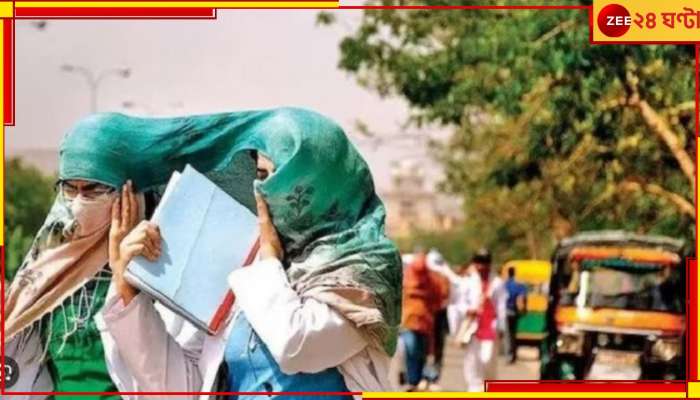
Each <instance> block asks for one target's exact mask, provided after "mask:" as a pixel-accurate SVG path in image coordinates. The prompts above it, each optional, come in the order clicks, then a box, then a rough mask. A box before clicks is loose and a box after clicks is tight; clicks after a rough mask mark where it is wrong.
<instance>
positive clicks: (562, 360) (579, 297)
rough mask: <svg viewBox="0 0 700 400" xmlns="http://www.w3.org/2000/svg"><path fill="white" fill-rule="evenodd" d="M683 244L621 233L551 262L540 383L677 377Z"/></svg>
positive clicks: (564, 248)
mask: <svg viewBox="0 0 700 400" xmlns="http://www.w3.org/2000/svg"><path fill="white" fill-rule="evenodd" d="M686 255H687V253H686V249H685V245H684V242H683V241H682V240H677V239H672V238H668V237H663V236H642V235H636V234H631V233H626V232H621V231H600V232H587V233H581V234H578V235H576V236H573V237H570V238H567V239H565V240H562V241H561V242H560V243H559V245H558V246H557V248H556V249H555V251H554V254H553V257H552V264H553V273H552V277H551V280H550V295H549V302H548V306H547V314H546V321H547V338H546V339H545V340H543V341H542V347H541V349H540V356H541V369H540V374H541V379H556V380H568V379H577V380H580V379H589V380H598V379H599V380H684V379H685V334H686V329H685V326H686V325H685V279H686V277H685V256H686Z"/></svg>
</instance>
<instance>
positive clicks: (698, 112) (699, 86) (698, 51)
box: [695, 44, 700, 238]
mask: <svg viewBox="0 0 700 400" xmlns="http://www.w3.org/2000/svg"><path fill="white" fill-rule="evenodd" d="M695 136H700V44H696V45H695ZM696 163H697V160H696ZM695 167H696V169H695V171H696V172H695V175H696V176H697V165H695ZM696 186H697V185H696ZM696 212H697V208H696ZM696 220H697V218H696ZM696 229H697V226H696ZM695 233H697V230H696V232H695ZM695 237H696V238H697V235H696V236H695Z"/></svg>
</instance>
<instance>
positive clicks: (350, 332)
mask: <svg viewBox="0 0 700 400" xmlns="http://www.w3.org/2000/svg"><path fill="white" fill-rule="evenodd" d="M229 282H230V284H231V287H232V289H233V292H234V293H235V295H236V311H235V312H234V313H233V316H232V318H231V321H230V322H229V323H228V325H227V326H226V328H225V329H222V331H221V332H220V333H219V334H218V335H216V336H210V335H207V334H206V333H204V332H201V331H198V330H196V329H194V328H193V327H192V326H191V325H190V324H187V323H185V324H184V326H181V327H180V329H172V327H171V326H166V322H165V321H167V320H168V318H167V317H166V318H163V317H161V314H162V313H160V314H159V312H158V311H157V310H156V308H155V306H154V302H153V300H152V299H151V298H150V297H149V296H147V295H146V294H143V293H141V294H139V295H138V296H136V297H135V298H134V299H133V300H132V301H131V302H130V303H129V304H128V305H127V306H126V307H124V306H123V303H122V301H121V299H120V298H118V297H116V296H114V297H112V298H109V299H108V300H107V302H106V304H105V307H104V308H103V310H102V312H101V316H100V315H98V320H99V322H98V325H100V326H102V327H103V328H104V334H103V342H105V352H106V353H107V354H106V357H107V360H108V364H109V367H110V370H111V371H113V372H114V374H113V375H114V376H113V379H114V381H115V384H117V386H118V387H119V389H120V391H147V392H164V391H170V392H173V391H180V392H184V391H202V392H208V391H212V388H214V387H215V385H216V378H217V373H218V370H219V366H220V364H221V363H222V362H223V354H224V349H225V347H226V340H227V338H228V335H229V333H230V328H231V326H232V325H233V321H234V320H235V318H236V317H237V315H238V313H239V312H241V311H242V312H244V313H245V315H246V317H247V319H248V320H249V322H250V324H251V326H252V327H253V329H255V331H256V333H257V334H258V336H259V337H260V338H261V340H262V341H263V342H264V343H265V344H266V345H267V347H268V349H269V350H270V353H271V354H272V355H273V357H274V358H275V360H276V361H277V362H278V364H279V366H280V368H281V370H282V371H283V372H285V373H289V374H292V373H297V372H307V373H313V372H318V371H322V370H324V369H327V368H330V367H337V368H338V370H339V371H340V373H341V374H342V375H343V377H344V379H345V384H346V386H347V387H348V389H349V390H350V391H353V392H355V391H357V392H361V391H387V390H392V388H391V387H390V386H389V383H388V365H389V357H388V356H387V355H386V354H385V353H384V352H383V351H382V350H379V349H375V348H372V347H370V346H368V344H367V342H366V341H365V340H364V338H363V337H362V335H361V334H360V333H359V331H358V330H357V329H356V328H355V326H354V325H353V324H352V323H351V322H350V321H348V320H347V319H345V318H344V317H342V316H341V315H340V314H339V313H338V312H336V311H335V310H333V309H331V308H330V307H329V306H328V305H326V304H324V303H321V302H318V301H316V300H313V299H303V298H301V297H300V296H299V295H298V294H297V293H296V292H295V291H294V290H293V289H292V288H291V287H290V285H289V282H288V280H287V276H286V274H285V272H284V270H283V268H282V264H281V263H280V262H279V261H278V260H275V259H271V260H265V261H258V262H256V263H255V264H253V265H251V266H249V267H246V268H240V269H238V270H236V271H234V272H233V273H232V274H231V276H230V278H229ZM164 320H165V321H164ZM176 325H178V324H172V326H176ZM178 330H179V332H175V331H178ZM160 397H164V396H160ZM183 397H184V396H183ZM194 397H196V396H189V398H194ZM125 398H128V399H137V398H146V397H143V396H125ZM148 398H159V396H150V397H148ZM167 398H170V397H167ZM200 398H201V399H206V398H208V396H206V395H204V396H201V397H200ZM358 398H359V396H358Z"/></svg>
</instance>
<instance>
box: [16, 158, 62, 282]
mask: <svg viewBox="0 0 700 400" xmlns="http://www.w3.org/2000/svg"><path fill="white" fill-rule="evenodd" d="M5 168H6V175H5V176H6V178H7V181H6V184H5V237H6V238H7V247H6V251H5V274H6V278H8V279H9V280H11V279H12V277H14V274H15V272H16V270H17V268H18V267H19V265H20V263H21V262H22V260H23V259H24V255H25V254H26V253H27V251H28V250H29V247H30V246H31V243H32V239H33V238H34V234H35V233H36V232H37V231H38V230H39V228H40V227H41V224H42V223H43V222H44V218H45V217H46V214H47V213H48V211H49V208H50V207H51V203H52V201H53V198H54V190H53V184H54V178H53V177H47V176H44V175H43V174H42V173H41V172H40V171H39V170H37V169H36V168H34V167H32V166H27V165H25V164H24V163H23V162H22V160H21V159H18V158H15V159H10V160H9V161H7V162H6V163H5Z"/></svg>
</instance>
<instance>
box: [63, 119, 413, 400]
mask: <svg viewBox="0 0 700 400" xmlns="http://www.w3.org/2000/svg"><path fill="white" fill-rule="evenodd" d="M251 155H252V156H253V157H251ZM186 164H191V165H192V166H193V167H194V168H195V169H197V170H199V171H200V172H203V173H205V174H207V175H208V176H209V177H210V179H212V180H213V181H215V182H216V183H217V184H218V185H219V186H221V187H222V188H223V189H224V190H225V191H227V192H229V193H230V194H231V195H232V196H234V197H235V198H236V199H237V200H239V201H240V202H241V203H243V204H244V205H247V206H248V207H249V208H250V209H251V210H254V211H258V213H259V218H260V225H261V232H262V237H261V242H262V243H261V252H260V254H259V260H258V261H257V262H256V263H255V264H254V265H252V266H250V267H248V268H244V269H239V270H237V271H236V272H235V273H233V274H232V275H231V276H230V283H231V286H232V289H233V291H234V293H235V294H236V307H235V310H234V312H233V315H232V316H231V319H230V322H229V324H228V325H227V327H226V328H225V329H222V331H221V333H219V334H218V335H215V336H209V335H206V334H204V333H203V332H196V331H194V330H193V329H192V328H191V327H189V326H184V327H183V328H181V329H177V332H174V331H173V329H171V325H170V324H169V323H168V319H169V318H170V317H171V316H168V315H167V313H159V312H158V311H157V310H156V309H155V307H154V303H153V300H152V299H150V298H149V297H148V296H147V295H146V294H144V293H137V292H136V291H135V290H133V289H132V288H130V287H129V286H128V285H127V284H125V283H124V282H123V281H122V280H121V271H122V270H123V268H124V266H125V265H126V264H127V263H128V261H129V260H130V259H131V257H133V256H135V255H136V254H141V255H144V256H146V257H150V258H154V257H158V256H159V242H160V238H159V237H158V234H157V229H156V227H154V226H152V225H150V224H149V223H141V224H139V225H138V226H137V227H136V228H135V229H133V230H132V231H131V233H129V234H128V235H127V236H126V238H124V239H123V240H122V241H121V242H120V245H119V246H118V249H119V250H114V251H113V252H117V253H118V254H113V257H112V259H114V260H115V261H114V262H113V263H112V268H113V269H114V271H115V273H114V276H115V278H114V282H115V285H114V288H115V289H116V290H114V293H115V295H114V296H111V295H110V296H109V297H108V300H107V301H106V304H105V307H104V308H103V310H102V312H101V313H100V315H98V316H97V322H98V325H99V326H100V327H101V328H102V329H103V331H102V338H103V343H104V347H105V353H106V358H107V363H108V366H109V367H110V371H111V373H112V377H113V378H114V381H115V383H116V384H117V386H118V387H119V389H120V391H147V392H152V391H156V392H163V391H180V392H182V391H202V392H210V391H215V390H216V391H222V390H223V391H232V392H329V391H332V392H346V393H347V392H361V391H383V390H389V389H390V388H389V387H388V384H387V367H388V362H389V357H390V356H391V354H392V353H393V351H394V347H395V345H396V333H397V325H398V323H399V316H400V299H401V296H400V292H401V269H400V259H399V255H398V252H397V251H396V249H395V247H394V245H393V244H392V243H391V242H390V241H389V240H388V239H387V238H386V237H385V235H384V215H385V214H384V208H383V205H382V204H381V201H380V200H379V198H378V197H377V195H376V193H375V192H374V186H373V183H372V178H371V175H370V173H369V170H368V167H367V165H366V163H365V162H364V160H363V159H362V158H361V156H360V155H359V154H358V152H357V151H356V149H355V148H354V147H353V146H352V144H351V143H350V142H349V141H348V139H347V137H346V136H345V134H344V132H343V131H342V129H341V128H340V127H338V126H337V125H336V124H335V123H333V122H332V121H330V120H328V119H327V118H325V117H323V116H321V115H319V114H316V113H314V112H310V111H306V110H299V109H276V110H264V111H249V112H240V113H225V114H215V115H205V116H194V117H186V118H167V119H142V118H133V117H127V116H124V115H119V114H105V115H98V116H95V117H93V118H90V119H88V120H86V121H83V122H82V123H81V124H79V125H78V127H76V129H74V131H73V132H72V134H71V135H69V136H68V137H67V138H66V141H65V142H64V144H63V146H62V164H61V174H62V176H65V177H66V178H74V179H75V178H78V177H85V176H90V177H92V179H94V180H96V181H99V182H105V183H109V184H112V185H115V186H118V185H121V184H123V183H124V182H125V181H126V180H127V179H131V180H133V186H134V188H136V189H137V190H141V191H144V190H152V189H156V188H158V187H160V186H161V185H163V184H164V183H165V182H166V181H167V179H168V178H169V176H170V175H171V173H172V172H173V171H174V170H181V169H182V168H183V167H184V166H185V165H186ZM122 165H123V166H124V168H122V167H118V168H114V166H122ZM256 167H257V178H258V179H257V182H256V184H255V185H253V183H254V180H256ZM115 171H117V172H116V173H115ZM254 187H255V189H254ZM126 192H127V198H129V196H132V195H131V194H129V193H128V192H129V191H128V189H127V191H126ZM256 197H257V201H256ZM126 203H131V202H126ZM124 204H125V201H122V202H121V206H115V209H114V211H115V213H114V215H113V225H116V224H117V223H118V224H119V225H120V226H119V230H123V231H128V230H130V228H131V227H132V225H133V223H130V222H128V221H132V222H133V219H132V218H129V215H128V214H129V213H131V214H132V215H133V213H134V211H135V210H134V209H133V208H132V209H131V210H129V212H128V213H126V215H125V217H124V218H122V214H124V213H125V210H124V207H123V206H124ZM117 221H118V222H117ZM123 221H127V222H123ZM165 240H167V238H165ZM231 240H235V238H231ZM112 248H113V249H117V247H116V246H115V245H113V246H112ZM164 315H165V316H164ZM164 321H165V322H164ZM125 397H128V396H125ZM204 397H207V396H204ZM239 397H245V396H244V395H241V396H239ZM339 397H342V396H340V395H339Z"/></svg>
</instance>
